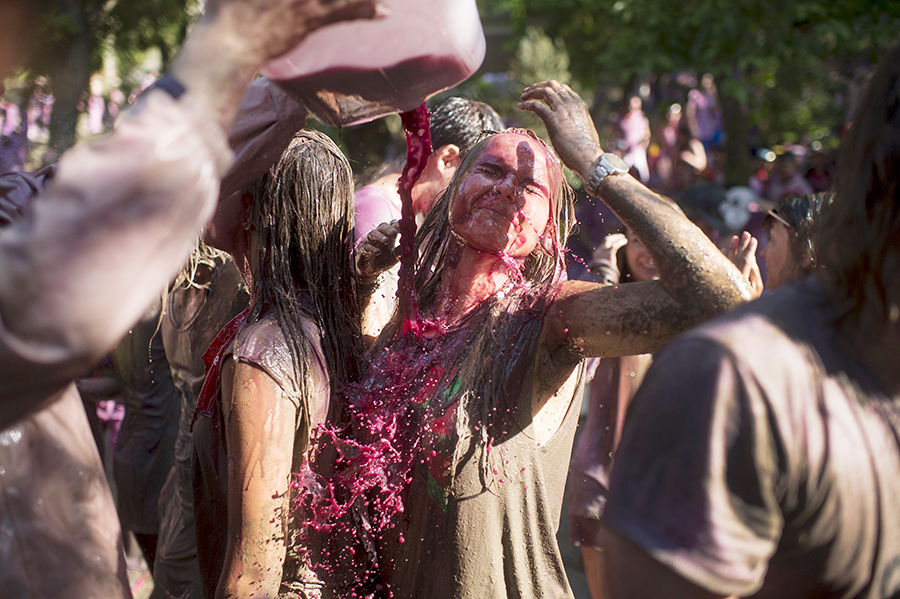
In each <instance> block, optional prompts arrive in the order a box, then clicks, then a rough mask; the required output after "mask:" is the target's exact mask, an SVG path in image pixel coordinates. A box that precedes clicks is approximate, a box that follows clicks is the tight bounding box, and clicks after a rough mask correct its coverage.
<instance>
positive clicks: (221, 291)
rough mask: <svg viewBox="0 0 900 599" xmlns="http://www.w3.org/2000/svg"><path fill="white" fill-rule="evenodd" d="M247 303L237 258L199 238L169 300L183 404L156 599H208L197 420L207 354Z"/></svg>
mask: <svg viewBox="0 0 900 599" xmlns="http://www.w3.org/2000/svg"><path fill="white" fill-rule="evenodd" d="M249 300H250V295H249V294H248V293H247V287H246V284H245V283H244V282H243V280H242V279H241V274H240V272H239V271H238V269H237V268H236V267H235V266H234V262H233V261H232V259H231V257H230V256H229V255H228V254H226V253H225V252H222V251H219V250H216V249H214V248H211V247H209V246H208V245H206V244H205V243H203V242H202V241H201V240H199V239H198V240H197V244H196V245H195V246H194V249H193V251H192V252H191V257H190V259H189V261H188V263H187V265H185V267H184V269H183V270H182V272H181V273H180V274H179V275H178V277H176V279H175V282H174V283H173V285H172V287H171V289H170V290H169V293H168V296H167V297H166V309H165V313H164V314H163V316H162V322H161V324H160V333H161V334H162V339H163V346H164V348H165V351H166V359H167V360H168V362H169V367H170V368H171V370H172V379H173V380H174V382H175V386H176V387H177V388H178V390H179V395H180V400H181V405H180V418H179V421H178V434H177V437H176V440H175V461H174V464H173V466H172V469H171V472H169V475H168V478H167V479H166V482H165V484H164V485H163V488H162V489H161V491H160V495H159V540H158V544H157V551H156V560H155V561H154V563H153V595H152V597H153V599H203V598H204V595H203V585H202V580H201V578H200V566H199V564H198V562H197V533H196V531H195V529H194V491H193V487H192V483H191V479H192V476H193V475H192V471H191V421H192V419H193V417H194V409H195V407H196V405H197V396H198V395H199V394H200V388H201V386H202V385H203V379H204V376H205V366H204V364H203V353H204V352H205V351H206V348H208V347H209V344H210V343H211V342H212V340H213V338H215V336H216V333H218V332H219V331H220V330H221V329H222V327H224V326H225V325H226V324H227V323H228V322H229V321H230V320H231V319H233V318H234V317H235V316H237V315H238V314H239V313H240V312H242V311H243V310H245V309H246V308H247V306H248V305H249Z"/></svg>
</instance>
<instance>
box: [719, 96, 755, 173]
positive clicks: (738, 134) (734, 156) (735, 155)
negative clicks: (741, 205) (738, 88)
mask: <svg viewBox="0 0 900 599" xmlns="http://www.w3.org/2000/svg"><path fill="white" fill-rule="evenodd" d="M723 87H726V86H720V87H719V101H720V102H721V103H722V118H723V120H724V125H725V136H726V137H725V186H726V187H732V186H734V185H742V186H746V185H747V183H748V182H749V181H750V121H749V118H748V115H747V108H746V106H744V105H743V103H742V102H741V101H740V100H739V99H738V98H736V97H735V96H734V95H732V94H727V93H723V92H722V88H723Z"/></svg>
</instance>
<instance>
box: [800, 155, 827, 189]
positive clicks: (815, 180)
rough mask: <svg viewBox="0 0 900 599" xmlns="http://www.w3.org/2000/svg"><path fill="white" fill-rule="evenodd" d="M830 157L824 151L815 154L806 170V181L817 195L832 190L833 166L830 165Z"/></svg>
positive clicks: (810, 158)
mask: <svg viewBox="0 0 900 599" xmlns="http://www.w3.org/2000/svg"><path fill="white" fill-rule="evenodd" d="M828 162H829V161H828V155H827V154H825V153H824V152H822V151H818V152H813V154H812V156H810V157H809V168H808V169H806V175H805V176H806V181H807V182H808V183H809V185H810V187H812V189H813V191H814V192H816V193H823V192H826V191H828V190H829V189H831V182H832V178H833V173H832V170H833V169H832V166H831V165H830V164H829V163H828Z"/></svg>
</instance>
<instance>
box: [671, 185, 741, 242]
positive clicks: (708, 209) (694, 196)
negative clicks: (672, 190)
mask: <svg viewBox="0 0 900 599" xmlns="http://www.w3.org/2000/svg"><path fill="white" fill-rule="evenodd" d="M725 199H726V196H725V192H724V191H722V190H721V189H720V188H719V187H717V186H715V185H713V184H712V183H695V184H693V185H691V186H690V187H688V188H687V189H685V190H684V192H683V193H682V194H681V195H680V196H678V198H677V201H678V206H679V208H681V209H682V210H683V211H684V214H685V216H687V217H688V218H689V219H690V220H691V222H693V223H694V224H695V225H697V226H698V227H700V230H701V231H703V232H704V233H705V234H706V236H707V237H709V238H710V240H712V242H713V243H715V244H716V245H717V246H719V247H720V248H721V247H723V245H724V244H725V243H726V241H727V240H730V239H731V229H730V228H729V227H728V225H727V224H726V223H725V219H724V218H723V217H722V212H721V210H720V206H721V205H722V203H723V202H725Z"/></svg>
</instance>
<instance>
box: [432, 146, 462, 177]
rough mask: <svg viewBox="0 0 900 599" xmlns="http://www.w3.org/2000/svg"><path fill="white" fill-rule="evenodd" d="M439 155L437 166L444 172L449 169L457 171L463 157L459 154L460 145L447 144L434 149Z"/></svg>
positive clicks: (437, 155) (436, 154)
mask: <svg viewBox="0 0 900 599" xmlns="http://www.w3.org/2000/svg"><path fill="white" fill-rule="evenodd" d="M434 154H435V156H436V157H437V168H438V170H440V171H441V172H442V173H444V172H447V171H452V172H456V169H457V168H459V163H460V162H461V158H460V155H459V147H457V146H456V145H454V144H446V145H443V146H441V147H440V148H438V149H437V150H435V151H434Z"/></svg>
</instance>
